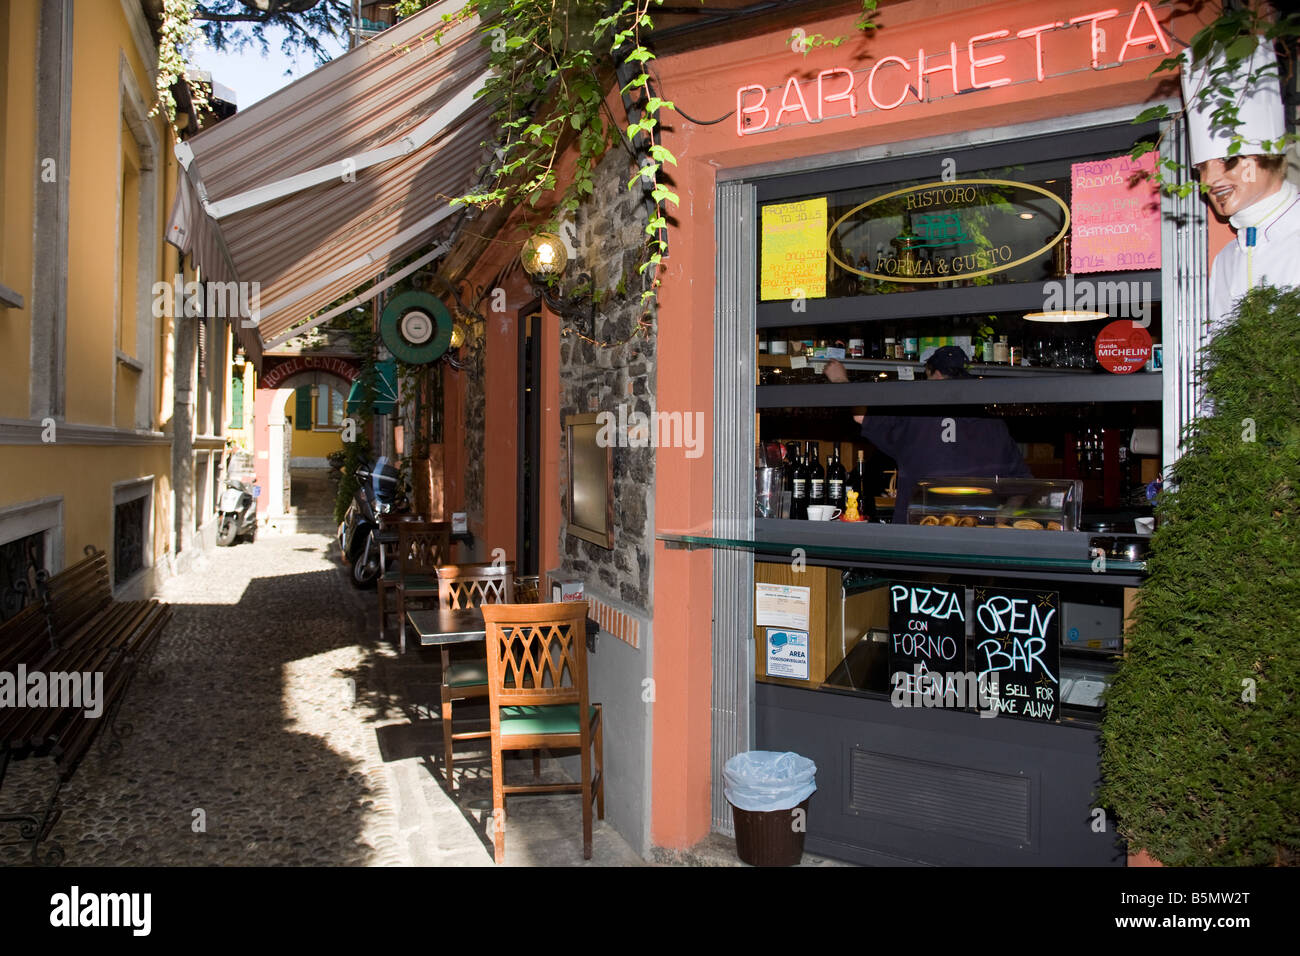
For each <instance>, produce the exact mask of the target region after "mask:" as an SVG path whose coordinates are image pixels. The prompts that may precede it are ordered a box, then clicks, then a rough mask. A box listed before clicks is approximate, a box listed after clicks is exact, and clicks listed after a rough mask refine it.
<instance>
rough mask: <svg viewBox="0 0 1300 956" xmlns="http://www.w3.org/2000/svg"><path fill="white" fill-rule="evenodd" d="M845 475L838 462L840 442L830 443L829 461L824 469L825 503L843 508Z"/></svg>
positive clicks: (842, 467)
mask: <svg viewBox="0 0 1300 956" xmlns="http://www.w3.org/2000/svg"><path fill="white" fill-rule="evenodd" d="M846 477H847V475H846V474H845V472H844V466H843V465H842V464H840V443H839V442H835V443H834V444H833V445H831V461H830V465H829V467H827V469H826V503H827V504H828V505H830V506H831V507H832V508H839V509H840V510H841V511H843V510H844V481H845V478H846Z"/></svg>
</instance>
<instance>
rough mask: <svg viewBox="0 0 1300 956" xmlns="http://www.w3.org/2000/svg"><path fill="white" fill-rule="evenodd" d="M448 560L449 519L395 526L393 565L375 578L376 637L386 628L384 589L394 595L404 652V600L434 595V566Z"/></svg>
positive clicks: (402, 523) (382, 633) (407, 522)
mask: <svg viewBox="0 0 1300 956" xmlns="http://www.w3.org/2000/svg"><path fill="white" fill-rule="evenodd" d="M450 560H451V522H449V521H403V522H400V523H399V524H398V525H397V566H396V567H394V568H389V569H387V570H386V571H384V573H383V574H382V575H380V577H379V637H380V639H381V640H382V639H384V638H386V637H387V635H388V631H387V608H386V607H385V605H386V604H387V600H386V598H387V592H388V591H390V590H391V591H393V592H394V593H395V595H396V597H397V600H396V602H395V603H396V605H397V607H396V611H397V627H398V634H399V636H400V642H399V643H400V646H401V649H402V652H403V653H405V652H406V602H407V601H408V600H418V599H421V598H424V599H428V600H434V599H435V598H437V596H438V578H437V569H438V567H439V566H440V565H443V564H446V563H447V562H448V561H450Z"/></svg>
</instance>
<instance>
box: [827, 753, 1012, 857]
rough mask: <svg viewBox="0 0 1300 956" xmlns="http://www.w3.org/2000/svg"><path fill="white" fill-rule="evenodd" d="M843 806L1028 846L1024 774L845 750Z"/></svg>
mask: <svg viewBox="0 0 1300 956" xmlns="http://www.w3.org/2000/svg"><path fill="white" fill-rule="evenodd" d="M847 783H848V794H847V809H848V811H849V812H850V813H857V814H861V815H863V816H872V817H877V818H879V819H881V820H886V821H889V822H891V823H902V824H904V825H906V826H912V827H915V826H917V825H918V824H919V825H921V826H923V827H925V828H926V829H928V830H933V831H936V832H939V833H950V834H952V835H953V836H955V837H960V838H962V839H966V840H980V841H982V842H988V843H998V844H1003V845H1015V846H1020V847H1029V846H1032V845H1033V843H1034V842H1035V839H1034V837H1035V830H1036V827H1035V826H1034V819H1033V817H1034V814H1033V796H1034V794H1033V783H1032V781H1031V780H1030V778H1028V777H1022V776H1015V775H1011V774H1001V773H990V772H988V771H985V770H972V769H970V768H967V767H958V766H953V765H951V764H938V763H931V762H929V761H924V760H913V759H911V758H908V757H897V756H894V755H892V754H882V753H875V752H873V751H870V750H864V749H862V748H861V747H852V748H851V749H850V752H849V775H848V780H847Z"/></svg>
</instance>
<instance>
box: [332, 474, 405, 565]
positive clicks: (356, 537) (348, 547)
mask: <svg viewBox="0 0 1300 956" xmlns="http://www.w3.org/2000/svg"><path fill="white" fill-rule="evenodd" d="M399 482H400V473H399V472H398V470H397V469H396V468H395V467H393V466H392V465H390V464H389V463H388V459H387V458H380V459H379V460H378V461H376V462H375V464H374V465H373V466H366V465H362V466H360V467H358V468H357V488H356V491H354V492H353V493H352V504H350V505H349V506H348V511H347V514H345V515H344V516H343V522H342V523H341V524H340V525H339V532H338V542H339V551H340V553H341V554H342V555H343V560H344V561H345V562H346V563H347V565H348V567H349V568H351V569H352V573H351V574H350V575H349V579H350V580H351V581H352V586H353V587H356V588H372V587H374V586H375V584H376V582H377V581H378V580H379V575H380V574H381V573H382V572H383V545H382V544H381V543H380V541H379V516H380V515H384V514H389V513H391V512H392V511H393V510H394V509H395V507H396V505H397V502H398V497H399V496H398V485H399Z"/></svg>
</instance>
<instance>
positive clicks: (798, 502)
mask: <svg viewBox="0 0 1300 956" xmlns="http://www.w3.org/2000/svg"><path fill="white" fill-rule="evenodd" d="M790 517H791V518H796V519H799V520H803V521H806V520H807V518H808V469H807V468H806V467H805V466H804V463H803V459H802V458H800V457H799V454H798V451H797V450H796V452H795V456H794V470H793V471H792V472H791V473H790Z"/></svg>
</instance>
